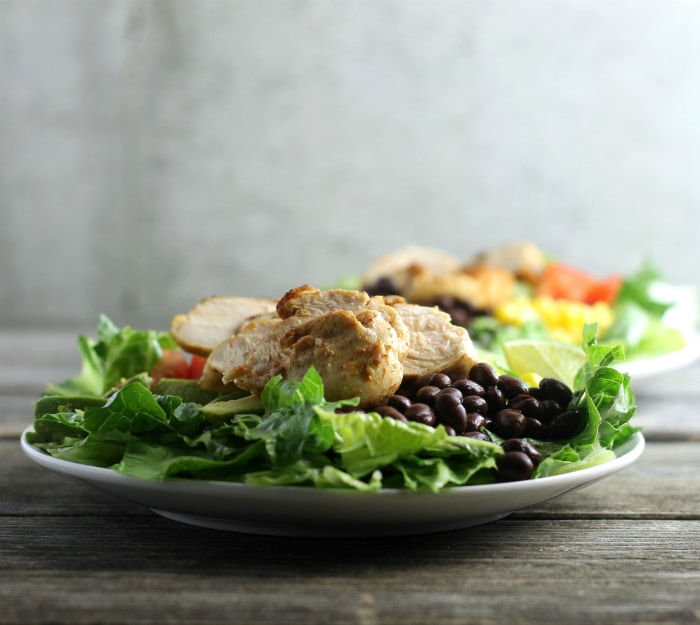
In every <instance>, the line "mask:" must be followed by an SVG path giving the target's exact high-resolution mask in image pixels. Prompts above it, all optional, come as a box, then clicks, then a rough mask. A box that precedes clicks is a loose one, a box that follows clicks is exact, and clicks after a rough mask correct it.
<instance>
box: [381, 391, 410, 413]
mask: <svg viewBox="0 0 700 625" xmlns="http://www.w3.org/2000/svg"><path fill="white" fill-rule="evenodd" d="M386 403H387V404H389V405H390V406H391V407H392V408H396V410H398V411H399V412H401V413H404V412H406V409H407V408H408V407H409V406H410V405H411V400H410V399H409V398H408V397H405V396H404V395H392V396H391V397H389V400H388V401H387V402H386Z"/></svg>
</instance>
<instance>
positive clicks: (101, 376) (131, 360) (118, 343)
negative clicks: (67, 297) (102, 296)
mask: <svg viewBox="0 0 700 625" xmlns="http://www.w3.org/2000/svg"><path fill="white" fill-rule="evenodd" d="M97 336H98V340H97V341H94V340H92V339H90V338H88V337H87V336H85V335H81V336H80V337H79V338H78V348H79V349H80V353H81V354H82V356H83V364H82V369H81V372H80V374H78V375H77V376H74V377H72V378H69V379H68V380H65V381H64V382H62V383H61V384H49V385H48V387H47V389H46V393H45V394H46V395H68V396H80V395H85V396H101V395H103V394H105V393H107V392H108V391H109V390H110V389H112V388H114V387H115V386H116V385H117V384H118V383H119V382H121V381H122V380H127V379H129V378H132V377H134V376H136V375H139V374H143V373H148V372H149V371H151V369H152V368H153V366H154V365H155V364H156V363H157V362H158V361H159V360H160V359H161V358H162V356H163V349H176V348H177V345H176V344H175V342H174V341H173V339H172V338H171V337H170V335H169V334H167V333H165V332H155V331H137V330H132V329H131V328H129V327H124V328H121V329H120V328H118V327H117V326H116V325H114V323H112V321H111V320H110V319H109V318H108V317H106V316H105V315H100V321H99V325H98V328H97Z"/></svg>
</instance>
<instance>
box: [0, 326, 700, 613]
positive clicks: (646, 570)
mask: <svg viewBox="0 0 700 625" xmlns="http://www.w3.org/2000/svg"><path fill="white" fill-rule="evenodd" d="M0 363H1V364H0V367H1V368H2V369H1V372H0V606H2V609H1V610H0V623H17V624H23V625H27V624H31V623H52V624H60V623H66V624H70V625H79V624H81V623H127V624H128V623H134V624H136V623H138V624H142V623H156V622H158V623H187V624H209V623H212V624H214V623H216V624H219V623H255V624H267V623H281V624H288V625H293V624H296V623H299V624H303V625H314V624H324V625H325V624H329V623H330V624H335V623H339V624H340V623H351V624H353V623H357V624H363V625H375V624H382V623H400V624H401V625H410V624H413V623H415V624H420V625H431V624H433V625H438V624H447V623H449V624H454V625H463V624H466V623H490V624H492V623H504V624H508V625H510V624H512V623H556V624H557V625H561V624H567V625H568V624H571V623H615V624H616V625H622V624H625V623H698V622H700V410H699V409H698V408H699V407H700V386H699V385H698V384H697V380H698V378H699V376H700V363H697V364H695V365H691V366H689V367H686V368H684V369H682V370H679V371H676V372H672V373H666V374H663V375H659V376H658V377H657V378H656V379H653V380H650V381H645V380H639V381H637V382H636V383H635V384H634V388H635V392H636V395H637V402H638V411H637V416H636V417H635V419H636V421H637V423H638V424H640V425H643V426H644V431H645V436H646V438H647V447H646V450H645V452H644V454H643V455H642V457H641V459H640V460H638V461H637V462H636V463H635V464H634V465H632V466H631V467H629V468H627V469H625V470H624V471H622V472H621V473H618V474H616V475H614V476H612V477H610V478H608V479H606V480H603V481H601V482H598V483H596V484H594V485H592V486H589V487H588V488H586V489H584V490H581V491H579V492H576V493H571V494H568V495H564V496H562V497H560V498H558V499H555V500H553V501H550V502H548V503H545V504H542V505H538V506H535V507H533V508H530V509H527V510H523V511H521V512H518V513H516V514H513V515H512V516H510V517H508V518H505V519H502V520H500V521H497V522H494V523H491V524H488V525H484V526H480V527H476V528H472V529H465V530H460V531H454V532H447V533H441V534H434V535H426V536H418V537H402V538H390V539H386V538H381V539H379V538H375V539H366V540H362V539H299V538H294V539H292V538H277V537H273V538H270V537H264V536H251V535H244V534H235V533H228V532H221V531H215V530H206V529H200V528H196V527H191V526H187V525H182V524H178V523H175V522H172V521H168V520H166V519H163V518H161V517H158V516H156V515H155V514H153V513H151V512H150V511H148V510H146V509H144V508H140V507H138V506H134V505H131V504H128V503H125V502H123V501H120V500H118V499H115V498H113V497H111V496H109V495H107V494H103V493H102V492H99V491H97V490H95V489H93V488H91V487H88V486H85V485H82V484H79V483H76V482H73V481H69V480H68V479H65V478H62V477H60V476H57V475H55V474H53V473H50V472H48V471H46V470H44V469H42V468H40V467H38V466H36V465H35V464H34V463H32V462H31V461H29V460H28V459H27V458H25V456H24V455H23V453H22V451H21V449H20V447H19V444H18V437H19V434H20V432H21V430H22V429H23V428H24V427H25V426H26V425H28V424H29V423H30V422H31V412H32V403H33V401H34V400H35V398H36V397H37V395H38V394H39V393H40V392H41V390H42V389H43V388H44V384H45V382H47V381H61V380H63V379H64V378H66V377H68V375H72V374H73V373H75V372H76V371H77V370H78V367H79V363H80V359H79V356H78V353H77V349H76V347H75V335H74V334H73V333H60V332H33V333H30V332H22V333H19V332H8V331H5V332H0Z"/></svg>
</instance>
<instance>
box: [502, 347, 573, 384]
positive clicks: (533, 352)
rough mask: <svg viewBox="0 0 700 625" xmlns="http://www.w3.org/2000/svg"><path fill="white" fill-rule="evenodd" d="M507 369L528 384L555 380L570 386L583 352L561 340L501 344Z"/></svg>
mask: <svg viewBox="0 0 700 625" xmlns="http://www.w3.org/2000/svg"><path fill="white" fill-rule="evenodd" d="M503 353H504V354H505V357H506V361H507V364H508V367H509V368H510V370H511V371H513V373H514V374H515V375H517V376H518V377H519V378H521V379H522V380H524V381H526V382H528V383H529V384H538V383H539V381H540V380H541V379H542V378H555V379H557V380H560V381H561V382H564V383H565V384H567V385H569V386H572V385H573V382H574V376H575V375H576V373H577V371H578V370H579V369H580V368H581V366H582V365H583V363H584V362H585V360H586V356H585V354H584V352H583V349H582V348H581V347H580V346H578V345H574V344H572V343H564V342H560V341H547V340H532V339H518V340H513V341H507V342H505V343H504V344H503Z"/></svg>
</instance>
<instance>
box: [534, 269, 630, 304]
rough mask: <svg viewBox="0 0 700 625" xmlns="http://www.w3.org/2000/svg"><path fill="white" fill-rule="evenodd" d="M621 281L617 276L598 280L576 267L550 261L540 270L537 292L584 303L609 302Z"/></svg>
mask: <svg viewBox="0 0 700 625" xmlns="http://www.w3.org/2000/svg"><path fill="white" fill-rule="evenodd" d="M621 283H622V279H621V278H620V277H619V276H610V277H609V278H605V279H604V280H599V279H598V278H596V277H595V276H592V275H591V274H589V273H587V272H585V271H582V270H581V269H577V268H576V267H571V266H570V265H565V264H564V263H550V264H549V265H547V267H546V268H545V270H544V271H543V272H542V276H541V278H540V282H539V284H538V286H537V294H538V295H542V296H548V297H552V298H554V299H566V300H570V301H574V302H584V303H586V304H595V303H596V302H601V301H602V302H607V303H609V304H611V303H612V302H613V301H614V299H615V297H617V293H618V291H619V289H620V285H621Z"/></svg>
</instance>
